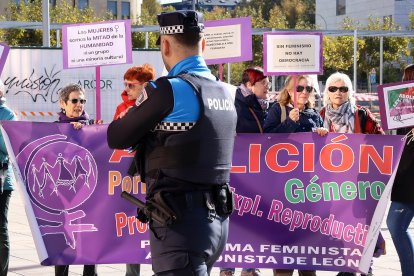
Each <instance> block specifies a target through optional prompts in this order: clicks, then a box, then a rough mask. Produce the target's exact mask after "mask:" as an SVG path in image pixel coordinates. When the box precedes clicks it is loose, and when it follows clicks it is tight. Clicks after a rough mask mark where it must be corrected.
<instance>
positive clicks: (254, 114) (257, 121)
mask: <svg viewBox="0 0 414 276" xmlns="http://www.w3.org/2000/svg"><path fill="white" fill-rule="evenodd" d="M249 110H250V112H251V113H252V115H253V117H254V119H255V120H256V123H257V126H258V127H259V131H260V133H263V128H262V124H261V123H260V121H259V118H257V115H256V113H254V110H253V108H251V107H249Z"/></svg>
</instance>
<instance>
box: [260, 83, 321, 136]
mask: <svg viewBox="0 0 414 276" xmlns="http://www.w3.org/2000/svg"><path fill="white" fill-rule="evenodd" d="M294 78H296V83H297V85H296V93H295V92H294V89H295V87H294V86H295V81H294ZM295 95H296V99H295ZM314 106H315V89H314V88H313V86H312V81H311V79H310V78H309V76H307V75H299V76H288V77H287V78H286V81H285V86H284V87H283V88H282V91H281V92H280V94H279V97H278V103H276V104H274V105H273V106H272V108H271V109H270V110H269V114H268V116H267V118H266V121H265V124H264V131H265V132H270V133H295V132H317V133H318V134H319V135H321V136H324V135H325V134H326V133H327V132H328V130H327V129H325V128H323V121H322V118H321V116H320V115H319V113H318V112H316V110H315V109H314Z"/></svg>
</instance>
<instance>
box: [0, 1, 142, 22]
mask: <svg viewBox="0 0 414 276" xmlns="http://www.w3.org/2000/svg"><path fill="white" fill-rule="evenodd" d="M12 1H14V2H16V3H20V2H28V1H31V0H12ZM43 1H44V0H43ZM59 1H67V2H68V3H70V4H71V5H73V6H74V7H77V8H79V9H83V8H86V7H91V8H92V9H93V10H95V12H96V14H97V15H98V16H102V15H103V14H105V12H110V13H112V15H113V18H114V19H131V21H132V24H134V23H137V20H138V19H139V17H140V16H141V5H142V0H49V3H50V5H56V3H57V2H59ZM8 3H9V1H4V0H1V1H0V11H4V10H5V9H6V7H7V5H8Z"/></svg>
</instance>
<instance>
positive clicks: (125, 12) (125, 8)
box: [122, 2, 131, 19]
mask: <svg viewBox="0 0 414 276" xmlns="http://www.w3.org/2000/svg"><path fill="white" fill-rule="evenodd" d="M130 18H131V6H130V4H129V2H122V19H130Z"/></svg>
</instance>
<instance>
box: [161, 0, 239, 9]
mask: <svg viewBox="0 0 414 276" xmlns="http://www.w3.org/2000/svg"><path fill="white" fill-rule="evenodd" d="M193 1H195V2H194V6H195V8H196V9H197V10H208V11H211V10H213V9H214V7H220V8H224V9H226V10H234V9H235V8H236V6H237V5H238V4H240V0H182V1H181V2H174V3H168V4H163V5H162V6H163V7H166V6H173V7H174V8H175V9H176V10H189V9H192V7H193Z"/></svg>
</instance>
